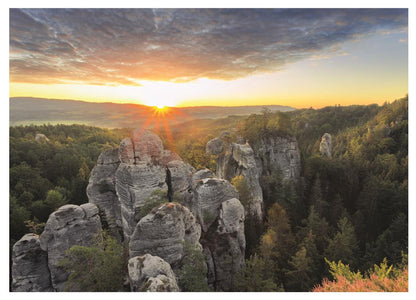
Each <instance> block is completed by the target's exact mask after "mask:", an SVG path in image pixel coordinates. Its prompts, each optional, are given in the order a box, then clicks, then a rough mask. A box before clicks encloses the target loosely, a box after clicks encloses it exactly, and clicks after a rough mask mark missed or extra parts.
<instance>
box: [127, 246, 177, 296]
mask: <svg viewBox="0 0 416 300" xmlns="http://www.w3.org/2000/svg"><path fill="white" fill-rule="evenodd" d="M128 272H129V281H130V287H131V291H132V292H179V287H178V284H177V282H176V277H175V274H174V273H173V271H172V268H171V266H170V265H169V264H168V263H167V262H166V261H164V260H163V259H162V258H160V257H158V256H152V255H150V254H145V255H143V256H136V257H133V258H130V259H129V262H128Z"/></svg>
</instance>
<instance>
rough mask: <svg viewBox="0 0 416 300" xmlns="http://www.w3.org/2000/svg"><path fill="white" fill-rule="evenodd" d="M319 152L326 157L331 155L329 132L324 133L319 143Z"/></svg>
mask: <svg viewBox="0 0 416 300" xmlns="http://www.w3.org/2000/svg"><path fill="white" fill-rule="evenodd" d="M319 152H320V153H321V155H322V156H326V157H328V158H331V157H332V136H331V135H330V134H329V133H324V135H323V136H322V139H321V143H320V144H319Z"/></svg>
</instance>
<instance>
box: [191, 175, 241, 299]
mask: <svg viewBox="0 0 416 300" xmlns="http://www.w3.org/2000/svg"><path fill="white" fill-rule="evenodd" d="M193 181H194V184H193V189H194V197H193V198H192V203H191V206H190V208H191V210H192V212H193V213H194V214H195V216H197V218H198V221H199V223H200V224H201V226H202V236H201V240H200V241H201V244H202V246H203V253H204V256H205V261H206V263H207V267H208V274H207V275H208V276H207V278H208V284H209V285H211V286H212V287H213V288H214V289H215V290H218V291H228V290H230V287H231V284H232V280H233V276H234V275H235V273H236V272H237V271H238V270H239V269H240V268H241V267H242V266H243V265H244V255H245V236H244V214H245V212H244V207H243V205H242V204H241V203H240V201H239V200H237V199H236V198H237V197H238V193H237V191H236V190H235V188H234V186H233V185H232V184H231V183H229V182H228V181H226V180H224V179H219V178H213V177H212V172H210V171H207V170H201V171H198V172H196V173H195V174H194V176H193Z"/></svg>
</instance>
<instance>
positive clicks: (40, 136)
mask: <svg viewBox="0 0 416 300" xmlns="http://www.w3.org/2000/svg"><path fill="white" fill-rule="evenodd" d="M35 141H36V142H38V143H44V142H49V139H48V138H47V137H46V135H44V134H43V133H36V135H35Z"/></svg>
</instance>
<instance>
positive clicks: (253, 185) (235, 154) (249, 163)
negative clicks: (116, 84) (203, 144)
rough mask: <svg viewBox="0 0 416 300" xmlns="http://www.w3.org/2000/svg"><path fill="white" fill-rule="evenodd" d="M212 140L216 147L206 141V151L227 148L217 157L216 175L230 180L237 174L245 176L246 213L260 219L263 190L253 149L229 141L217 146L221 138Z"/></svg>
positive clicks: (210, 151) (213, 151) (261, 215)
mask: <svg viewBox="0 0 416 300" xmlns="http://www.w3.org/2000/svg"><path fill="white" fill-rule="evenodd" d="M214 140H216V141H215V143H214V145H215V146H216V147H213V145H212V144H211V146H210V143H208V144H207V151H208V153H212V154H214V153H218V151H216V150H218V149H219V148H224V149H227V150H226V151H225V153H221V154H219V155H218V157H217V176H218V177H219V178H224V179H226V180H228V181H230V182H231V181H232V179H233V178H235V177H237V176H242V177H243V178H245V180H246V182H247V185H248V188H249V191H250V196H249V199H250V202H249V203H248V205H247V206H248V207H247V209H248V211H247V213H249V214H250V215H252V216H255V217H256V218H257V219H259V220H262V219H263V210H262V209H263V192H262V190H261V186H260V181H259V180H260V174H261V169H260V168H259V167H258V166H257V163H256V159H255V155H254V151H253V149H252V148H251V146H250V145H249V144H247V143H245V144H237V143H231V144H228V145H227V144H226V143H223V145H222V146H219V145H220V144H219V141H221V140H220V139H218V138H217V139H214ZM214 140H212V141H214ZM212 141H210V142H212Z"/></svg>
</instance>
